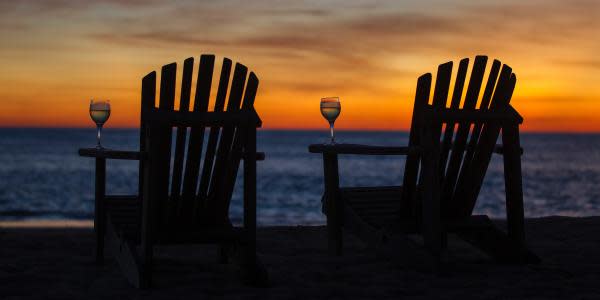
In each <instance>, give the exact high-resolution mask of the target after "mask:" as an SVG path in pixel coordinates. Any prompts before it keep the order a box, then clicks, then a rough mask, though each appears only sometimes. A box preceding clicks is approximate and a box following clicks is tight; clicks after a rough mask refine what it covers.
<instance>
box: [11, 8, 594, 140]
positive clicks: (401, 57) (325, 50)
mask: <svg viewBox="0 0 600 300" xmlns="http://www.w3.org/2000/svg"><path fill="white" fill-rule="evenodd" d="M91 2H92V1H89V2H88V1H79V0H51V1H35V2H34V1H2V2H0V38H1V41H2V42H1V43H0V65H1V66H2V72H0V103H1V105H2V109H0V126H10V127H13V126H29V127H39V126H48V127H92V126H93V124H92V121H91V120H90V119H89V115H88V112H87V110H88V104H89V99H90V98H91V97H102V98H109V99H110V100H111V104H112V109H113V113H112V115H111V118H110V120H109V121H108V123H107V126H108V127H135V126H137V125H138V122H139V120H138V117H139V97H140V82H141V78H142V76H144V75H145V74H147V73H148V72H150V71H152V70H157V69H159V68H160V66H162V65H163V64H167V63H170V62H173V61H177V62H182V61H183V59H185V58H187V57H189V56H195V57H197V56H199V55H200V54H202V53H214V54H217V55H218V56H221V57H222V56H227V57H230V58H232V59H234V61H240V62H242V63H244V64H245V65H247V66H249V67H250V68H251V69H252V70H253V71H254V72H255V73H256V74H257V75H258V76H259V78H260V80H261V83H260V87H259V94H258V98H257V102H256V108H257V110H258V112H259V113H260V114H261V116H262V119H263V121H264V127H265V128H268V129H276V128H326V126H327V124H326V122H325V121H324V119H323V118H322V117H321V115H320V113H319V105H318V102H319V99H320V98H321V97H322V96H334V95H335V96H340V98H341V101H342V114H341V115H340V117H339V119H338V121H337V122H336V128H340V129H407V128H408V124H409V119H410V115H411V113H412V102H413V97H414V90H415V85H416V79H417V77H418V76H419V75H420V74H422V73H426V72H432V71H435V70H436V68H437V65H438V64H440V63H443V62H445V61H448V60H455V61H457V60H458V59H460V58H462V57H473V56H475V55H476V54H487V55H488V56H490V58H498V59H500V60H501V61H503V62H505V63H507V64H509V65H510V66H511V67H513V69H514V72H515V73H516V74H517V78H518V80H517V88H516V90H515V94H514V96H513V101H512V103H513V105H514V106H515V107H516V108H517V110H519V111H520V112H521V114H522V115H523V116H524V117H525V123H524V129H526V130H529V131H596V132H598V131H600V118H598V116H599V115H600V102H599V101H598V100H600V59H599V58H598V53H600V38H599V37H600V21H599V20H600V1H596V0H590V1H562V0H544V1H542V0H538V1H467V0H463V1H439V0H438V1H417V0H413V1H357V0H349V1H317V0H314V1H286V2H283V1H264V0H258V1H241V0H240V1H202V3H198V2H200V1H136V0H110V1H96V2H94V3H91Z"/></svg>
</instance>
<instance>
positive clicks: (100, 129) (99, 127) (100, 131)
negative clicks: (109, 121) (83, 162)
mask: <svg viewBox="0 0 600 300" xmlns="http://www.w3.org/2000/svg"><path fill="white" fill-rule="evenodd" d="M96 127H97V129H98V130H97V131H98V135H97V137H98V144H97V145H96V148H98V149H102V145H101V144H100V136H101V134H102V125H96Z"/></svg>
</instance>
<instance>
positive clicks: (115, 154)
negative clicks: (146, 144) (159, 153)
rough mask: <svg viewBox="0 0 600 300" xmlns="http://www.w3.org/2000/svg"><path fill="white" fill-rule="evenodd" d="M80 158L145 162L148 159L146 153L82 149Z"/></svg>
mask: <svg viewBox="0 0 600 300" xmlns="http://www.w3.org/2000/svg"><path fill="white" fill-rule="evenodd" d="M79 156H83V157H95V158H108V159H124V160H143V159H145V158H146V153H145V152H140V151H123V150H112V149H96V148H81V149H79Z"/></svg>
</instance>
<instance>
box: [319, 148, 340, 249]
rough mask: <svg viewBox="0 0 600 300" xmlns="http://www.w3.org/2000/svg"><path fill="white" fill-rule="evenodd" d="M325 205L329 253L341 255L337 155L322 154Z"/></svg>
mask: <svg viewBox="0 0 600 300" xmlns="http://www.w3.org/2000/svg"><path fill="white" fill-rule="evenodd" d="M323 171H324V176H323V177H324V179H325V200H326V202H325V205H326V209H327V239H328V248H329V252H330V253H331V254H332V255H337V256H340V255H342V222H343V221H342V215H343V206H342V203H341V201H339V197H338V196H339V185H340V183H339V172H338V159H337V154H331V153H324V154H323Z"/></svg>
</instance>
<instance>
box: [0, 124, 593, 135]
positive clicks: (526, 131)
mask: <svg viewBox="0 0 600 300" xmlns="http://www.w3.org/2000/svg"><path fill="white" fill-rule="evenodd" d="M0 129H90V130H95V129H96V128H95V127H88V126H46V127H44V126H4V125H0ZM103 129H105V130H106V129H108V130H135V129H139V127H126V126H124V127H108V128H106V127H105V128H103ZM259 130H260V131H329V128H323V129H318V128H286V127H283V128H282V127H279V128H259ZM335 131H337V132H406V133H408V132H410V129H390V128H336V129H335ZM520 132H521V133H526V134H529V133H536V134H574V135H578V134H600V130H599V131H583V130H572V131H568V130H564V131H560V130H529V129H521V130H520Z"/></svg>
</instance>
